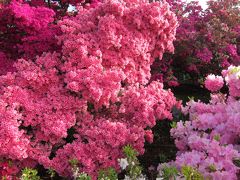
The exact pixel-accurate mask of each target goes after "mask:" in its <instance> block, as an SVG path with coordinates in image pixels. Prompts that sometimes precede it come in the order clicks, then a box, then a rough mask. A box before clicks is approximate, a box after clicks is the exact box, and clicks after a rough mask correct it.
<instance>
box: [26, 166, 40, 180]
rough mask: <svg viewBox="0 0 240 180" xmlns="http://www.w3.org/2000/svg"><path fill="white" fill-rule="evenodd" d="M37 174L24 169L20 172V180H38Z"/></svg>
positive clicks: (32, 170)
mask: <svg viewBox="0 0 240 180" xmlns="http://www.w3.org/2000/svg"><path fill="white" fill-rule="evenodd" d="M37 174H38V172H37V170H35V169H31V168H24V169H23V170H22V176H21V180H40V177H39V176H38V175H37Z"/></svg>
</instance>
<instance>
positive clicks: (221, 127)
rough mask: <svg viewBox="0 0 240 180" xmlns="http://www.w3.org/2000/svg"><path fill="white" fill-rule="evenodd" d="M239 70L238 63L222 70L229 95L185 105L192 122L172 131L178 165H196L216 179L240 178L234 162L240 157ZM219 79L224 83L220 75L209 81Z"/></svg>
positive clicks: (207, 175) (175, 163)
mask: <svg viewBox="0 0 240 180" xmlns="http://www.w3.org/2000/svg"><path fill="white" fill-rule="evenodd" d="M239 70H240V67H239V66H238V67H234V66H230V67H229V68H228V70H225V71H223V75H224V78H225V81H226V82H227V85H228V87H229V91H230V92H229V96H227V95H224V94H220V93H219V94H212V97H211V100H210V102H209V103H203V102H200V101H198V102H195V101H193V100H191V101H190V102H188V103H187V106H185V107H184V108H183V112H184V113H185V114H188V115H189V121H185V122H182V121H180V122H178V123H177V124H176V126H175V127H174V128H173V129H172V130H171V135H172V136H173V137H174V138H175V144H176V146H177V148H178V149H179V152H178V154H177V157H176V161H175V162H174V163H173V164H174V165H175V166H177V167H178V168H181V167H183V166H191V167H194V168H196V169H198V171H199V172H201V173H202V174H203V176H204V177H205V178H210V179H213V180H220V179H222V180H223V179H231V180H237V179H238V178H239V176H238V175H239V167H237V166H236V165H235V164H234V160H236V159H239V158H240V153H239V150H240V149H239V135H240V134H239V132H240V126H239V124H240V121H239V120H240V114H239V109H240V101H239V99H238V97H239V93H240V89H239V88H238V84H239V82H240V79H239V72H240V71H239ZM216 78H218V79H220V82H221V83H219V84H221V86H222V78H221V77H215V76H214V75H212V76H211V77H210V78H207V80H209V81H210V80H216ZM206 86H207V87H208V89H210V90H213V91H216V90H217V89H219V88H217V87H220V85H219V86H218V85H216V84H215V83H214V82H212V81H211V82H206Z"/></svg>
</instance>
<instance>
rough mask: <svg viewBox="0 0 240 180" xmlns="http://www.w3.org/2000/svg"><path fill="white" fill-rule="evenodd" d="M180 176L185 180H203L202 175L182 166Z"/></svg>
mask: <svg viewBox="0 0 240 180" xmlns="http://www.w3.org/2000/svg"><path fill="white" fill-rule="evenodd" d="M182 174H183V176H184V177H185V179H186V180H204V178H203V175H202V174H201V173H200V172H198V171H197V170H196V169H194V168H193V167H191V166H183V167H182Z"/></svg>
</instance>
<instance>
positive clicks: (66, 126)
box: [0, 0, 179, 179]
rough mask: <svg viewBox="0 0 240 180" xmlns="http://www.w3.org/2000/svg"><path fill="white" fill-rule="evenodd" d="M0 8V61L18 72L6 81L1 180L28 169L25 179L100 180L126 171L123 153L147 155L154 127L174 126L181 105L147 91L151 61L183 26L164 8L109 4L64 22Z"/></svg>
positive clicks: (42, 11) (0, 100)
mask: <svg viewBox="0 0 240 180" xmlns="http://www.w3.org/2000/svg"><path fill="white" fill-rule="evenodd" d="M33 2H35V1H33ZM1 8H2V9H1V11H0V13H2V14H1V15H0V16H1V17H5V18H6V21H1V23H3V24H2V25H1V28H2V29H1V31H0V32H1V34H3V36H2V37H3V39H1V43H2V44H3V45H2V47H3V48H2V49H1V54H2V56H1V61H4V62H14V64H13V65H12V69H11V71H8V70H7V69H5V72H2V74H3V75H2V76H0V131H1V133H0V159H1V162H3V166H7V173H6V172H5V171H3V172H1V173H2V174H1V175H2V177H6V178H8V177H9V178H11V177H16V176H19V175H20V173H21V170H22V169H24V168H28V169H27V170H25V171H24V172H25V174H27V175H26V177H27V176H30V175H34V177H35V176H36V178H38V176H37V174H36V172H35V171H31V173H30V174H29V173H27V172H30V170H31V168H34V167H36V166H37V165H41V166H43V167H44V168H45V169H49V170H53V171H56V172H57V173H58V175H60V176H65V177H67V178H73V177H74V172H81V173H83V175H85V174H84V173H86V174H87V175H88V176H90V177H91V178H92V179H96V178H97V176H98V172H99V171H101V170H105V169H108V168H114V169H115V170H117V171H119V170H120V167H119V164H118V159H119V158H121V157H123V156H124V154H123V152H122V148H123V147H124V146H126V145H131V146H132V147H133V148H134V149H135V150H136V151H137V152H138V153H139V154H143V153H144V143H145V140H147V141H149V142H151V141H152V137H153V134H152V131H151V128H152V127H153V126H154V125H155V124H156V121H157V120H163V119H172V113H171V112H172V108H173V107H175V106H177V107H179V102H177V100H176V98H175V97H174V95H173V93H172V92H171V91H170V90H165V89H163V84H162V83H160V82H158V81H153V82H151V83H150V82H149V80H150V78H151V72H150V70H151V65H152V64H153V62H154V60H155V58H157V57H159V58H161V57H162V56H163V53H164V52H166V51H168V52H173V50H174V47H173V40H174V39H175V33H176V28H177V18H176V16H175V15H174V13H173V12H172V11H171V10H170V7H169V5H168V3H166V2H153V3H149V2H147V1H141V0H139V1H128V0H126V1H117V0H106V1H104V2H102V3H99V4H98V6H96V7H94V8H85V7H84V6H82V7H78V12H77V14H76V15H74V16H70V17H68V16H65V17H64V18H60V19H59V20H58V21H57V19H56V18H55V17H54V13H55V12H54V10H52V9H50V8H49V7H45V6H37V5H36V6H34V4H33V5H32V4H31V2H30V4H28V3H27V2H24V1H15V0H14V1H10V2H6V4H3V6H2V7H1ZM7 162H11V163H12V164H13V166H10V165H8V164H6V163H7ZM71 162H75V163H74V166H73V163H71ZM4 163H5V164H4ZM11 167H14V170H11V169H10V170H8V169H9V168H11ZM29 169H30V170H29ZM28 170H29V171H28ZM73 170H74V172H73Z"/></svg>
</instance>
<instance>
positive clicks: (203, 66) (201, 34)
mask: <svg viewBox="0 0 240 180" xmlns="http://www.w3.org/2000/svg"><path fill="white" fill-rule="evenodd" d="M168 2H169V3H170V4H171V9H172V10H173V11H174V12H175V13H176V15H177V17H178V21H179V27H178V29H177V33H176V41H175V42H174V47H175V53H174V54H173V55H170V56H169V55H167V56H166V57H164V59H166V61H163V62H164V65H165V66H164V69H162V67H161V65H160V66H159V65H158V64H154V65H156V66H158V68H156V67H155V68H154V69H153V73H154V74H158V73H160V74H161V75H162V77H163V78H162V79H163V82H166V84H168V82H169V81H172V80H174V81H179V83H190V82H191V83H194V84H199V83H202V81H203V79H204V77H206V76H207V75H208V74H218V75H220V74H221V70H222V69H224V68H227V67H229V66H230V65H231V64H232V65H236V66H238V65H239V64H240V54H239V53H238V52H237V46H238V44H239V42H237V41H238V40H237V39H239V37H240V31H239V30H240V29H239V28H240V25H239V24H240V17H239V14H240V9H239V5H240V4H239V3H240V2H239V1H237V0H225V1H222V0H213V1H208V7H207V9H205V10H203V9H202V8H201V6H200V5H199V4H198V2H197V1H196V2H190V3H186V2H185V1H181V0H169V1H168ZM166 62H168V63H166ZM155 77H156V75H155ZM158 77H161V76H159V75H158ZM175 84H176V83H175ZM169 85H171V83H170V84H169ZM173 85H174V84H173Z"/></svg>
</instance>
